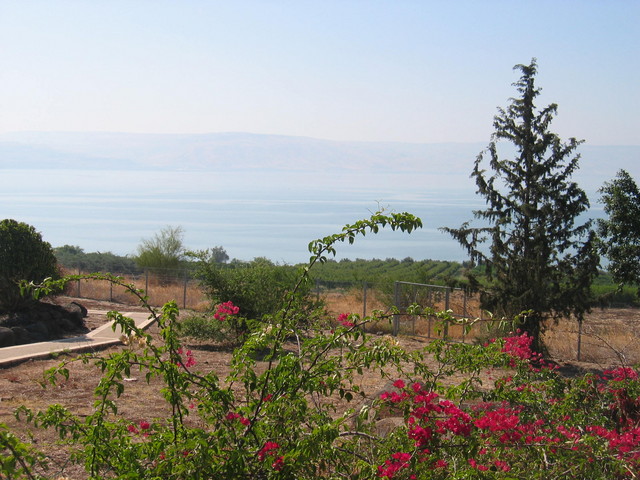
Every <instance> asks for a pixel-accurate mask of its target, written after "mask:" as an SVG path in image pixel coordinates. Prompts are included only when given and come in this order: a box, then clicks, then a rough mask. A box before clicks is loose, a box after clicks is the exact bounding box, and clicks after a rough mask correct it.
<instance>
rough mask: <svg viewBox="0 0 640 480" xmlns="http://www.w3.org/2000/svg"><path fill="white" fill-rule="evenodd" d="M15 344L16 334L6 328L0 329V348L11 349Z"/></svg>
mask: <svg viewBox="0 0 640 480" xmlns="http://www.w3.org/2000/svg"><path fill="white" fill-rule="evenodd" d="M15 344H16V334H15V333H13V330H11V329H10V328H7V327H0V347H11V346H13V345H15Z"/></svg>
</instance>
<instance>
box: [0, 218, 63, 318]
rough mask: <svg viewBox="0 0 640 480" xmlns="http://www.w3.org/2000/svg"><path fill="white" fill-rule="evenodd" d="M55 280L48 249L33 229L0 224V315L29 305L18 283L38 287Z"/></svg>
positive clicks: (19, 224) (8, 222) (6, 222)
mask: <svg viewBox="0 0 640 480" xmlns="http://www.w3.org/2000/svg"><path fill="white" fill-rule="evenodd" d="M57 276H58V268H57V263H56V257H55V255H54V254H53V250H52V249H51V245H49V243H48V242H45V241H44V240H42V236H41V235H40V233H38V232H37V231H36V229H35V228H34V227H32V226H31V225H27V224H26V223H22V222H17V221H16V220H11V219H5V220H2V221H1V222H0V311H3V312H10V311H16V310H19V309H21V308H23V307H24V306H25V305H26V303H28V302H29V301H30V298H28V297H26V298H25V297H23V296H22V295H21V292H20V285H19V283H20V281H21V280H26V281H28V282H34V283H40V282H42V281H43V280H44V279H45V278H48V277H51V278H54V277H57Z"/></svg>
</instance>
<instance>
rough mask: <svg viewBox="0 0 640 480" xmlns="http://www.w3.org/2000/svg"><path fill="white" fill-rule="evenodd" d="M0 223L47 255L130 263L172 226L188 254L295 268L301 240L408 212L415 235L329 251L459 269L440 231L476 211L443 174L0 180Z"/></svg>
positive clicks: (463, 187) (63, 174)
mask: <svg viewBox="0 0 640 480" xmlns="http://www.w3.org/2000/svg"><path fill="white" fill-rule="evenodd" d="M0 175H2V184H3V188H2V192H0V208H1V210H0V211H1V212H2V217H3V218H15V219H16V220H19V221H24V222H27V223H29V224H31V225H33V226H34V227H35V228H36V229H37V230H38V231H40V232H41V233H42V235H43V238H44V239H45V240H46V241H48V242H49V243H51V244H52V245H53V246H54V247H55V246H61V245H64V244H70V245H78V246H80V247H82V248H84V250H85V251H87V252H92V251H103V252H104V251H111V252H114V253H117V254H120V255H125V254H133V253H134V252H135V250H136V247H137V245H138V244H139V243H140V240H141V239H143V238H149V237H151V236H152V235H153V234H154V233H155V232H157V231H158V230H160V229H161V228H162V227H164V226H167V225H171V226H182V227H183V229H184V231H185V237H184V243H185V245H186V246H187V247H188V248H191V249H204V248H207V247H213V246H222V247H224V248H225V249H226V251H227V253H228V254H229V256H230V257H232V258H239V259H245V260H248V259H252V258H254V257H257V256H264V257H267V258H270V259H272V260H274V261H277V262H286V263H297V262H302V261H306V260H307V259H308V257H309V255H308V251H307V245H308V243H309V242H310V241H311V240H314V239H316V238H320V237H323V236H325V235H329V234H332V233H336V232H338V231H340V229H341V228H342V226H344V225H345V224H347V223H352V222H354V221H356V220H359V219H362V218H366V217H368V216H369V215H370V213H371V212H374V211H375V210H376V209H377V208H378V206H383V207H385V208H388V210H389V211H393V212H401V211H408V212H410V213H413V214H414V215H417V216H419V217H420V218H422V220H423V222H424V228H423V229H422V230H419V231H417V232H415V233H412V234H411V235H408V234H404V233H399V232H391V231H389V232H386V231H385V232H382V233H379V234H378V235H372V236H370V235H367V236H366V237H364V238H361V239H359V240H358V241H357V242H356V243H355V244H354V245H348V244H345V245H343V246H340V247H339V248H338V256H337V258H345V257H346V258H388V257H393V258H399V259H401V258H405V257H408V256H410V257H413V258H414V259H426V258H431V259H441V260H463V259H464V258H465V255H464V252H463V251H462V250H461V248H460V247H459V246H458V245H457V243H455V242H454V241H453V240H452V239H451V238H449V236H448V235H445V234H443V233H441V232H440V231H439V230H438V228H439V227H441V226H458V225H460V223H462V222H463V221H465V220H469V219H471V210H472V209H474V208H478V207H481V206H482V203H481V199H479V198H478V197H476V196H475V194H474V193H473V192H474V188H473V185H472V183H471V180H469V179H468V178H460V176H459V175H457V176H448V175H446V174H441V175H434V174H407V173H401V174H389V173H366V174H363V173H354V172H350V173H341V174H328V173H313V174H310V173H300V172H286V173H285V172H277V171H270V170H264V171H256V170H252V171H251V172H246V171H226V172H179V171H178V172H176V171H172V172H169V171H151V172H150V171H144V172H142V171H110V170H87V171H80V170H38V171H33V170H19V169H15V170H2V171H0Z"/></svg>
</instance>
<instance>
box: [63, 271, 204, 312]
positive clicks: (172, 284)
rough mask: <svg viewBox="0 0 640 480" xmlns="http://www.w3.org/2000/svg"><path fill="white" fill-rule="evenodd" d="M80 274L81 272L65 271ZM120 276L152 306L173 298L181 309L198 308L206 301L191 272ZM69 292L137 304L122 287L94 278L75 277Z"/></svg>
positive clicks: (95, 298)
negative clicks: (139, 291)
mask: <svg viewBox="0 0 640 480" xmlns="http://www.w3.org/2000/svg"><path fill="white" fill-rule="evenodd" d="M67 273H75V274H79V275H80V274H82V273H83V272H79V271H76V272H67ZM114 275H118V276H121V277H122V278H123V279H124V281H125V282H126V283H128V284H132V285H135V287H136V288H137V289H142V290H144V292H145V294H146V295H147V296H148V298H149V303H150V304H151V305H153V306H161V305H164V304H165V303H167V302H169V301H175V302H176V303H177V304H178V306H180V307H181V308H184V309H194V310H201V309H203V308H206V306H207V305H208V304H209V301H208V300H207V297H206V295H205V293H204V292H203V290H202V289H201V288H200V285H199V282H198V280H196V279H194V278H193V272H192V271H191V270H185V269H151V268H150V269H145V270H144V271H143V272H142V273H126V274H118V273H114ZM66 293H67V294H68V295H72V296H74V297H77V298H89V299H92V300H103V301H109V302H114V303H122V304H125V305H134V304H137V298H136V297H135V296H134V295H132V294H131V293H129V292H127V290H126V289H125V288H124V287H121V286H118V285H114V284H113V283H111V282H108V281H105V280H97V279H92V278H89V279H82V280H76V281H74V282H72V283H70V284H69V285H67V291H66Z"/></svg>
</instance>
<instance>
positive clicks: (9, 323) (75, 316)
mask: <svg viewBox="0 0 640 480" xmlns="http://www.w3.org/2000/svg"><path fill="white" fill-rule="evenodd" d="M86 316H87V309H86V308H84V307H83V306H82V305H81V304H79V303H76V302H71V303H69V304H67V305H63V306H61V305H55V304H52V303H45V302H40V303H35V304H33V305H30V306H29V307H28V308H27V309H25V310H24V311H21V312H16V313H12V314H8V315H3V316H2V317H0V347H11V346H13V345H24V344H27V343H36V342H46V341H48V340H54V339H57V338H64V337H65V336H68V335H70V334H82V333H86V332H88V329H87V328H86V326H85V324H84V318H85V317H86Z"/></svg>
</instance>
